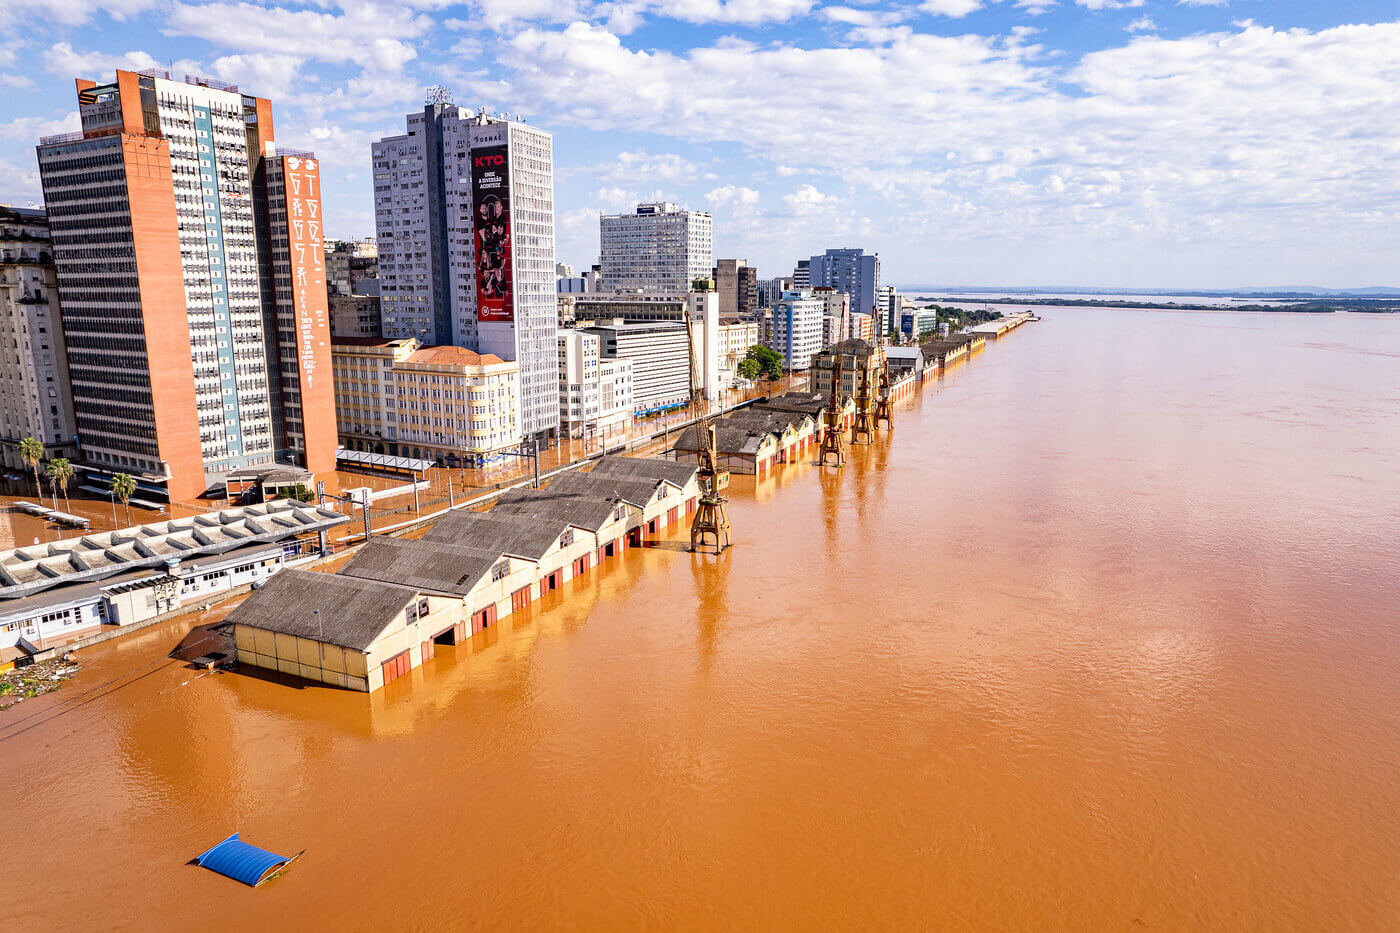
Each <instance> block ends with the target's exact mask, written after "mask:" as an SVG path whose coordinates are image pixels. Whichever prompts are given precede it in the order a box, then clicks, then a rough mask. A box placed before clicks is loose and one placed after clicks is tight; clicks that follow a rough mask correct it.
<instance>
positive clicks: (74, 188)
mask: <svg viewBox="0 0 1400 933" xmlns="http://www.w3.org/2000/svg"><path fill="white" fill-rule="evenodd" d="M77 91H78V109H79V115H80V117H81V120H82V131H81V132H80V133H72V134H67V135H64V136H56V137H48V138H45V139H43V140H41V142H40V145H39V148H38V155H39V171H40V176H41V178H42V182H43V188H44V200H45V203H46V205H47V207H48V210H49V216H50V227H51V231H52V236H53V249H54V259H55V263H56V266H57V270H58V288H59V297H60V300H61V302H62V308H63V311H62V316H63V327H64V333H65V337H66V338H67V343H68V358H69V370H70V373H71V378H72V383H73V405H74V413H75V416H76V420H77V426H78V439H79V445H80V448H81V451H80V458H79V459H80V461H81V462H82V464H83V465H84V466H85V467H87V468H88V469H90V470H92V471H95V472H98V473H117V472H124V473H130V474H132V475H133V476H135V477H136V479H137V480H138V482H139V483H140V484H141V487H142V491H141V492H139V493H138V496H146V495H152V494H153V495H157V496H160V495H164V496H167V497H169V498H170V499H171V500H172V501H181V500H183V501H188V500H192V499H194V498H197V497H198V496H200V495H202V494H204V493H205V492H206V491H207V490H211V489H213V490H217V489H219V488H220V487H221V486H223V483H224V479H225V477H227V476H228V475H229V474H231V473H238V474H240V475H243V476H247V475H248V474H249V473H250V472H253V473H255V472H256V471H258V470H259V469H260V468H271V467H273V466H274V465H277V464H282V465H291V466H296V467H301V468H303V469H305V470H307V471H309V472H310V473H312V474H316V473H325V472H330V471H333V470H334V468H335V451H336V433H335V408H334V405H335V403H334V389H333V386H332V383H331V356H330V329H329V324H328V314H327V307H326V285H325V278H326V272H325V268H326V263H325V256H324V254H323V253H322V235H323V229H322V217H321V190H320V177H319V170H318V164H317V161H316V159H315V157H314V156H313V155H311V154H309V153H286V152H283V153H278V152H277V151H276V148H275V146H274V144H273V132H272V106H271V103H270V102H269V101H267V100H264V99H261V98H257V97H251V96H247V95H243V94H240V93H239V91H238V89H237V88H236V87H232V86H230V85H224V84H220V83H219V82H216V81H210V80H206V79H200V78H192V77H188V76H187V77H186V78H185V79H184V80H183V81H178V80H173V79H172V77H171V76H170V75H169V74H168V73H166V72H155V71H149V72H142V73H139V74H137V73H133V72H127V71H118V72H117V74H116V80H115V81H114V82H112V83H111V84H104V85H99V84H96V83H95V82H92V81H88V80H84V79H79V80H78V82H77ZM308 479H310V477H308Z"/></svg>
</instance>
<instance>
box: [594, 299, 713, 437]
mask: <svg viewBox="0 0 1400 933" xmlns="http://www.w3.org/2000/svg"><path fill="white" fill-rule="evenodd" d="M584 333H588V334H594V335H596V336H597V337H598V339H599V346H598V350H599V357H600V359H602V360H626V361H629V362H631V364H632V410H633V412H634V413H636V414H639V415H645V414H649V413H651V412H654V411H659V410H662V409H667V408H675V407H678V406H680V405H685V404H687V403H689V401H690V346H689V344H690V339H689V338H688V337H687V336H686V325H685V324H684V323H683V322H680V321H676V322H665V321H648V322H643V323H636V324H624V323H620V322H614V323H611V324H601V323H600V324H598V325H595V326H593V327H589V328H587V329H586V330H585V331H584Z"/></svg>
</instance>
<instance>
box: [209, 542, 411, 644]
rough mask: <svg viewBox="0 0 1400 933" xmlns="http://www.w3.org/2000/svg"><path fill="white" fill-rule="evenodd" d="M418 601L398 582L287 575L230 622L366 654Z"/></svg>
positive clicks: (277, 578) (255, 594) (249, 601)
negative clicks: (406, 608) (410, 604)
mask: <svg viewBox="0 0 1400 933" xmlns="http://www.w3.org/2000/svg"><path fill="white" fill-rule="evenodd" d="M376 540H380V539H376ZM417 596H418V594H417V592H416V591H414V590H413V589H412V588H411V587H407V586H398V585H395V584H392V583H381V582H378V581H376V580H366V579H361V578H359V577H352V576H345V575H343V574H331V573H317V572H315V571H312V570H284V571H282V572H281V573H279V574H277V575H275V576H273V577H272V578H270V579H269V580H268V581H267V583H265V584H264V585H263V587H262V588H261V589H258V590H254V591H253V592H252V593H251V594H249V596H248V598H247V599H245V600H244V601H243V603H242V604H241V605H240V606H239V607H238V608H237V609H235V610H233V612H231V613H229V616H228V621H229V622H232V623H233V624H235V625H247V626H250V627H252V628H260V629H265V630H266V631H269V632H279V633H281V634H283V635H294V636H296V637H298V638H308V639H312V640H314V641H320V642H325V643H326V644H330V645H340V646H341V647H342V648H349V649H351V650H352V651H360V652H364V651H368V650H369V648H370V646H371V645H373V644H374V642H375V641H376V640H377V639H378V638H379V636H380V635H382V634H384V631H385V629H387V628H388V627H389V623H390V622H391V621H392V620H393V619H394V618H395V616H397V615H398V614H399V613H400V612H402V611H403V609H404V607H405V606H407V605H408V604H409V603H410V602H412V601H413V600H414V599H415V598H417Z"/></svg>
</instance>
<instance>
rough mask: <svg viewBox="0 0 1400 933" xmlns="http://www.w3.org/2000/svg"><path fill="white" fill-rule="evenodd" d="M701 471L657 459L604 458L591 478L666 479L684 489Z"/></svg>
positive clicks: (691, 465) (688, 465)
mask: <svg viewBox="0 0 1400 933" xmlns="http://www.w3.org/2000/svg"><path fill="white" fill-rule="evenodd" d="M698 470H699V467H697V466H696V465H695V464H693V463H679V462H677V461H675V460H658V459H656V458H655V457H604V458H603V459H601V460H599V461H598V465H597V466H595V467H594V468H593V470H592V472H590V473H589V474H588V475H589V476H620V477H624V478H628V479H654V480H660V479H664V480H667V481H669V482H672V483H675V484H676V485H677V486H679V487H681V488H682V489H684V488H685V486H686V484H687V483H689V482H690V481H691V480H693V479H695V474H696V472H697V471H698Z"/></svg>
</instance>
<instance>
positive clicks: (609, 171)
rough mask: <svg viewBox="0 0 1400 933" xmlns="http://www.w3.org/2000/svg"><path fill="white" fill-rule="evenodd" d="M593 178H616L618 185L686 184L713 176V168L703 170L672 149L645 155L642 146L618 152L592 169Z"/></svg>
mask: <svg viewBox="0 0 1400 933" xmlns="http://www.w3.org/2000/svg"><path fill="white" fill-rule="evenodd" d="M592 175H593V177H595V178H598V179H601V180H605V181H612V182H616V183H617V184H620V185H637V184H654V183H656V182H666V183H669V184H688V183H690V182H693V181H695V180H697V179H700V178H714V177H715V175H714V173H713V172H709V171H706V170H705V169H703V168H702V167H700V166H699V165H696V164H695V163H694V162H691V161H690V160H689V159H687V158H685V157H684V156H680V155H677V154H676V153H674V152H663V153H658V154H656V155H648V154H647V153H646V151H645V150H641V149H639V150H637V151H635V152H619V153H618V154H617V158H616V159H615V160H614V161H613V162H611V163H609V164H606V165H600V166H596V167H595V168H594V169H593V170H592Z"/></svg>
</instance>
